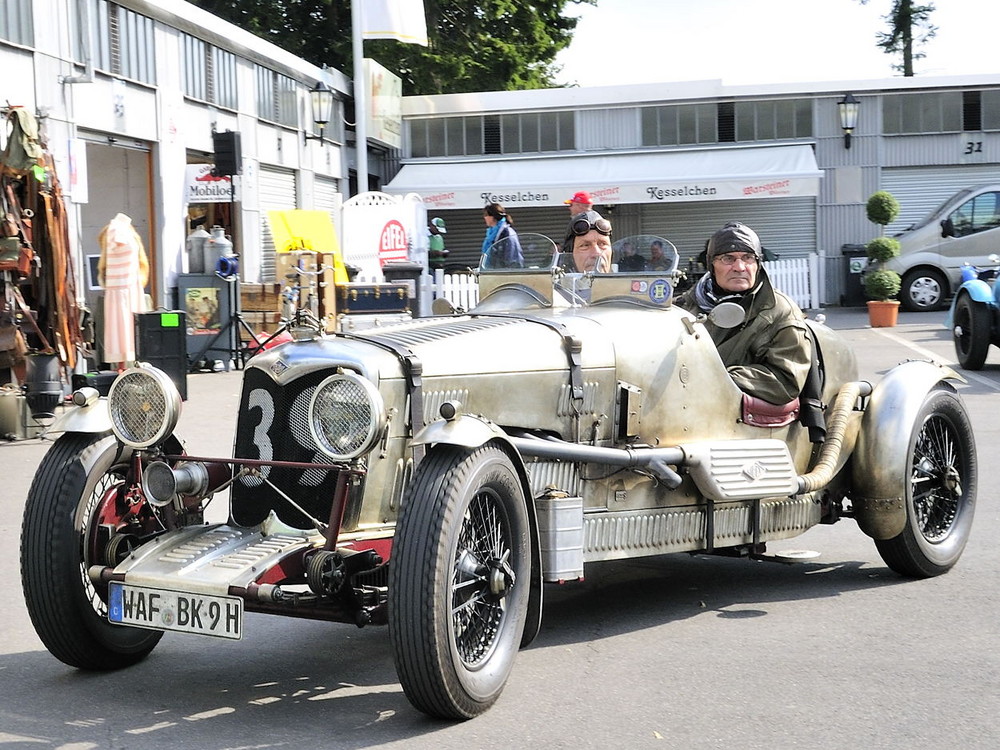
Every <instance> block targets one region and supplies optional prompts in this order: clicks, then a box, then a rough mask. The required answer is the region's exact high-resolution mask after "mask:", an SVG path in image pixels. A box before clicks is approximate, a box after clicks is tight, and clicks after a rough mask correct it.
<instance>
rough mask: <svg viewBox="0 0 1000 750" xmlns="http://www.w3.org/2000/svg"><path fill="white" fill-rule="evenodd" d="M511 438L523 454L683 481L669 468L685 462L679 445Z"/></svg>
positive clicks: (673, 484) (675, 483) (677, 482)
mask: <svg viewBox="0 0 1000 750" xmlns="http://www.w3.org/2000/svg"><path fill="white" fill-rule="evenodd" d="M510 442H511V443H512V444H513V446H514V447H515V448H517V450H518V452H519V453H520V454H521V455H523V456H534V457H535V458H554V459H561V460H563V461H581V462H583V463H593V464H605V465H608V466H626V467H633V466H634V467H639V468H643V469H646V470H647V471H649V472H650V473H652V474H653V475H654V476H655V477H656V478H657V479H658V480H660V481H661V482H663V483H664V484H665V485H666V486H667V487H670V488H671V489H674V488H676V487H677V486H679V485H680V483H681V481H682V480H681V478H680V476H679V475H678V474H677V472H676V471H674V470H673V469H671V468H670V465H674V466H677V465H679V464H682V463H683V462H684V451H682V450H681V449H680V448H636V449H631V448H601V447H599V446H596V445H580V444H577V443H566V442H563V441H559V440H545V439H541V438H521V437H512V438H510Z"/></svg>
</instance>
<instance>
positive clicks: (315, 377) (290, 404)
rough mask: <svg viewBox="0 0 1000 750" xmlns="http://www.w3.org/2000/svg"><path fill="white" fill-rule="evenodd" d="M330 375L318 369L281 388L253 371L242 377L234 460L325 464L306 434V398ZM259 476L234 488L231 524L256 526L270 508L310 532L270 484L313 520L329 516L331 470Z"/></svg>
mask: <svg viewBox="0 0 1000 750" xmlns="http://www.w3.org/2000/svg"><path fill="white" fill-rule="evenodd" d="M330 374H331V373H330V372H329V371H319V372H313V373H309V374H308V375H306V376H304V377H302V378H299V379H298V380H293V381H291V382H290V383H288V384H286V385H285V386H280V385H278V384H277V383H275V382H274V381H273V380H272V379H271V378H270V377H269V376H268V375H266V374H265V373H264V372H262V371H260V370H257V369H255V368H252V367H251V368H249V369H247V370H246V372H245V373H244V376H243V394H242V396H241V398H240V417H239V422H238V423H237V426H236V451H235V455H236V457H237V458H250V459H263V460H273V461H295V462H299V463H317V464H322V463H327V461H328V459H327V458H326V457H325V456H323V455H322V454H321V453H320V452H319V449H318V448H317V447H316V444H315V443H314V441H313V439H312V436H311V435H310V434H309V424H308V410H309V400H310V398H311V397H312V394H313V392H314V391H315V390H316V386H318V385H319V383H320V382H321V381H322V380H324V379H325V378H326V377H327V376H328V375H330ZM262 473H263V474H264V475H266V478H267V481H266V482H265V481H264V479H263V478H262V477H257V476H247V477H242V478H240V479H238V480H237V481H236V483H235V484H234V485H233V520H234V521H235V522H236V523H238V524H239V525H241V526H255V525H256V524H258V523H261V522H262V521H263V520H264V519H265V518H267V515H268V513H269V512H270V511H271V510H274V512H275V513H276V514H277V516H278V518H280V519H281V521H282V522H284V523H286V524H288V525H289V526H292V527H293V528H297V529H306V528H312V524H311V523H310V521H309V519H308V518H307V517H306V516H305V515H304V514H302V513H300V512H299V511H298V510H296V509H295V508H293V507H292V506H291V505H290V504H289V503H288V502H287V501H286V500H285V499H283V498H282V497H281V495H280V494H279V493H278V492H276V491H275V490H274V488H273V487H271V486H270V485H269V484H268V482H270V483H273V484H274V485H276V486H277V487H278V488H279V489H280V490H281V491H282V492H285V493H286V494H288V495H289V496H290V497H291V498H293V499H294V500H295V502H296V503H298V504H299V505H300V506H302V507H303V508H304V509H305V510H306V511H308V512H309V513H310V514H311V515H312V516H314V517H316V518H318V519H319V520H321V521H324V522H326V521H327V520H329V517H330V506H331V504H332V501H333V490H334V487H335V486H336V482H337V474H338V472H337V471H336V470H334V469H329V468H316V469H315V470H309V471H302V470H301V469H287V468H284V469H283V468H275V467H265V468H264V469H263V470H262Z"/></svg>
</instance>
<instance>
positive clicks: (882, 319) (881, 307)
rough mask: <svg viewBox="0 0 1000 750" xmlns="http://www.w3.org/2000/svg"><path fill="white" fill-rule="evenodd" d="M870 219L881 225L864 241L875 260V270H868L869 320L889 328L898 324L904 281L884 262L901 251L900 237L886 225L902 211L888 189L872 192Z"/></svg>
mask: <svg viewBox="0 0 1000 750" xmlns="http://www.w3.org/2000/svg"><path fill="white" fill-rule="evenodd" d="M865 211H866V214H867V216H868V220H869V221H870V222H872V223H874V224H878V225H879V236H878V237H876V238H875V239H873V240H872V241H871V242H869V243H868V244H867V245H865V250H866V251H867V253H868V260H869V261H871V262H872V263H874V264H875V268H874V270H870V271H868V272H866V273H865V277H864V285H865V294H867V295H868V298H869V302H868V320H869V322H870V323H871V325H872V328H886V327H891V326H894V325H896V320H897V317H898V315H899V300H897V299H894V298H895V297H896V295H898V294H899V289H900V286H901V285H902V282H901V279H900V277H899V274H898V273H896V272H895V271H891V270H889V269H888V268H886V267H885V263H886V261H888V260H891V259H892V258H895V257H896V256H897V255H899V240H897V239H895V238H894V237H885V236H884V232H885V225H886V224H889V223H890V222H892V221H893V220H894V219H895V218H896V217H897V216H898V215H899V201H897V200H896V198H895V197H894V196H893V195H892V193H888V192H886V191H885V190H879V191H878V192H876V193H872V196H871V197H870V198H869V199H868V203H867V204H866V205H865Z"/></svg>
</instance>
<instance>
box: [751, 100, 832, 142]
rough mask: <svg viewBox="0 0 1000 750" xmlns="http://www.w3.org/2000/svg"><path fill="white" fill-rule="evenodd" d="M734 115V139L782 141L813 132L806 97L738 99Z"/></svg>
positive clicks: (809, 104)
mask: <svg viewBox="0 0 1000 750" xmlns="http://www.w3.org/2000/svg"><path fill="white" fill-rule="evenodd" d="M735 119H736V140H737V141H743V142H746V141H774V140H779V141H781V140H792V139H795V138H811V137H812V135H813V128H812V102H811V101H810V100H809V99H773V100H769V101H752V102H737V104H736V117H735Z"/></svg>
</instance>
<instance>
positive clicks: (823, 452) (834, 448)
mask: <svg viewBox="0 0 1000 750" xmlns="http://www.w3.org/2000/svg"><path fill="white" fill-rule="evenodd" d="M871 392H872V384H871V383H867V382H865V381H862V380H858V381H855V382H853V383H846V384H844V385H843V386H842V387H841V389H840V392H839V393H837V398H836V399H834V401H833V408H832V409H831V410H830V418H829V419H828V420H827V422H826V441H825V442H824V443H823V447H822V448H820V452H819V460H818V461H816V465H815V466H814V467H813V469H812V471H810V472H809V473H808V474H803V475H801V476H800V477H799V479H798V481H799V492H800V493H803V492H814V491H815V490H818V489H819V488H820V487H825V486H826V485H827V484H829V483H830V480H831V479H833V472H834V470H835V469H836V467H837V461H839V460H840V454H841V452H842V451H843V449H844V435H845V434H846V432H847V420H848V418H849V417H850V415H851V412H852V411H854V405H855V404H856V403H857V401H858V398H859V397H860V396H870V395H871Z"/></svg>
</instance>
